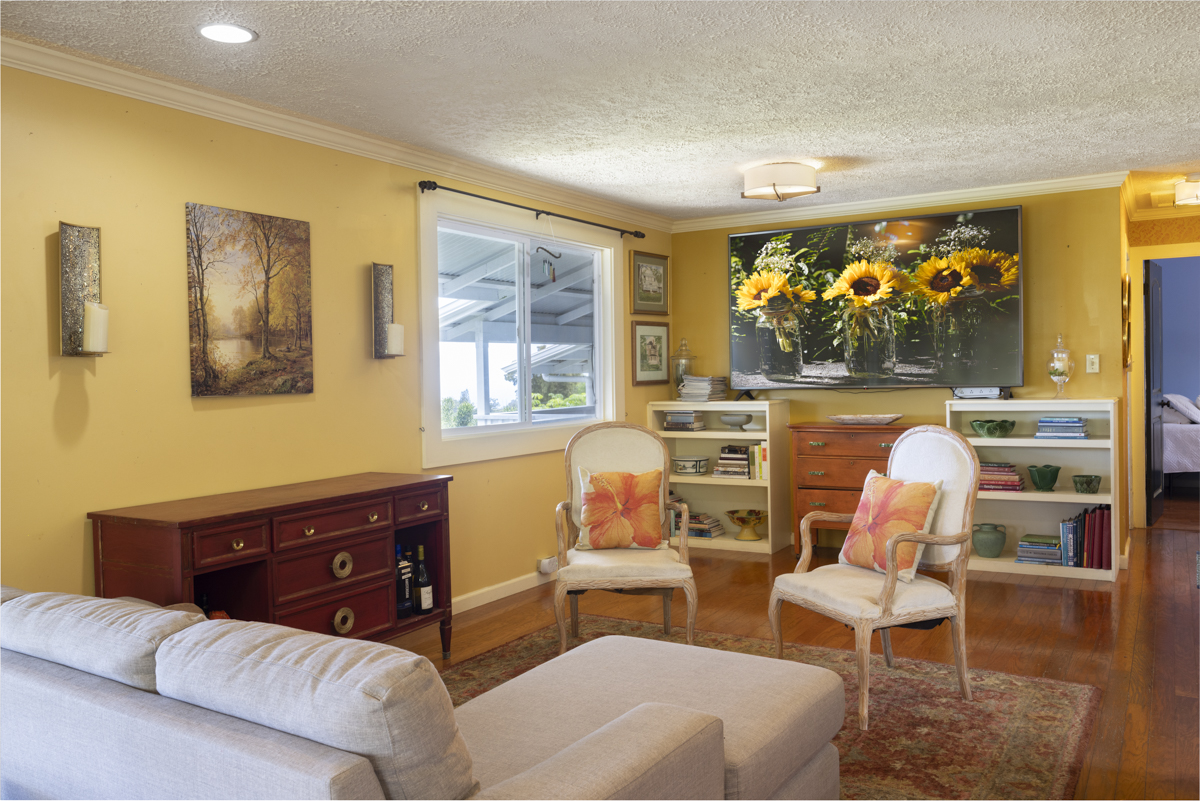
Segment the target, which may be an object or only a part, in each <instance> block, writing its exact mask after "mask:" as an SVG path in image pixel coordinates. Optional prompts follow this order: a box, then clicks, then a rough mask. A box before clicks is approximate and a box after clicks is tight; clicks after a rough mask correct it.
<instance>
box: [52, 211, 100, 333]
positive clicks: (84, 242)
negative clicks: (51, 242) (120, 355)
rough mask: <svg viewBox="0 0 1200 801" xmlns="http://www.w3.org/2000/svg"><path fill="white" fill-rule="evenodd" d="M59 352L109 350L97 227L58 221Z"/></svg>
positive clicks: (98, 230)
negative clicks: (60, 335) (101, 288)
mask: <svg viewBox="0 0 1200 801" xmlns="http://www.w3.org/2000/svg"><path fill="white" fill-rule="evenodd" d="M58 239H59V281H60V297H61V298H62V320H61V330H62V355H63V356H103V355H104V354H105V353H108V307H107V306H104V305H103V304H101V303H100V229H99V228H88V227H86V226H83V225H70V224H69V223H65V222H60V223H59V224H58Z"/></svg>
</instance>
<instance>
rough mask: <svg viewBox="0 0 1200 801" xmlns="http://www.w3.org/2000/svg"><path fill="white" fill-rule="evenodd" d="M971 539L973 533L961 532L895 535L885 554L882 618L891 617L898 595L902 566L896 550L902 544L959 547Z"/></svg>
mask: <svg viewBox="0 0 1200 801" xmlns="http://www.w3.org/2000/svg"><path fill="white" fill-rule="evenodd" d="M969 539H971V532H969V531H960V532H959V533H957V534H948V535H943V536H940V535H937V534H931V533H929V532H925V533H921V532H919V531H907V532H901V533H900V534H893V535H892V536H891V537H889V538H888V541H887V545H886V546H884V552H885V553H886V555H887V576H886V577H885V578H884V580H883V590H882V591H881V592H880V593H879V600H878V601H877V603H878V604H879V608H880V617H891V614H892V597H893V596H894V595H895V594H896V582H897V581H899V580H900V565H899V563H898V562H897V561H896V549H897V548H898V547H900V543H902V542H923V543H925V544H926V545H958V544H959V543H963V542H966V541H967V540H969Z"/></svg>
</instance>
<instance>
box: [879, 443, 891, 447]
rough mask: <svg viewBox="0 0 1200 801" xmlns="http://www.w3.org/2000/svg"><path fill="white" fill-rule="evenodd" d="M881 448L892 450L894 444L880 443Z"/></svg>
mask: <svg viewBox="0 0 1200 801" xmlns="http://www.w3.org/2000/svg"><path fill="white" fill-rule="evenodd" d="M879 447H881V448H890V447H892V443H890V442H881V443H879Z"/></svg>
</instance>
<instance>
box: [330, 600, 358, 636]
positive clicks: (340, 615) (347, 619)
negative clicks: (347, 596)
mask: <svg viewBox="0 0 1200 801" xmlns="http://www.w3.org/2000/svg"><path fill="white" fill-rule="evenodd" d="M352 628H354V610H353V609H351V608H350V607H348V606H343V607H342V608H341V609H339V610H337V612H335V613H334V615H333V630H334V631H336V632H337V633H338V634H349V633H350V629H352Z"/></svg>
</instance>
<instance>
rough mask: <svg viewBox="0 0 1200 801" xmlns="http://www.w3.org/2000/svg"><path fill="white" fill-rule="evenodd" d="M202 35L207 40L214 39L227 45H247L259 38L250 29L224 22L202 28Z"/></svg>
mask: <svg viewBox="0 0 1200 801" xmlns="http://www.w3.org/2000/svg"><path fill="white" fill-rule="evenodd" d="M200 35H201V36H203V37H204V38H206V39H212V40H213V41H214V42H224V43H225V44H245V43H246V42H253V41H254V40H255V39H257V38H258V34H257V33H255V32H254V31H252V30H250V29H249V28H243V27H242V26H241V25H230V24H229V23H224V22H223V23H214V24H212V25H204V26H201V28H200Z"/></svg>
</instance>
